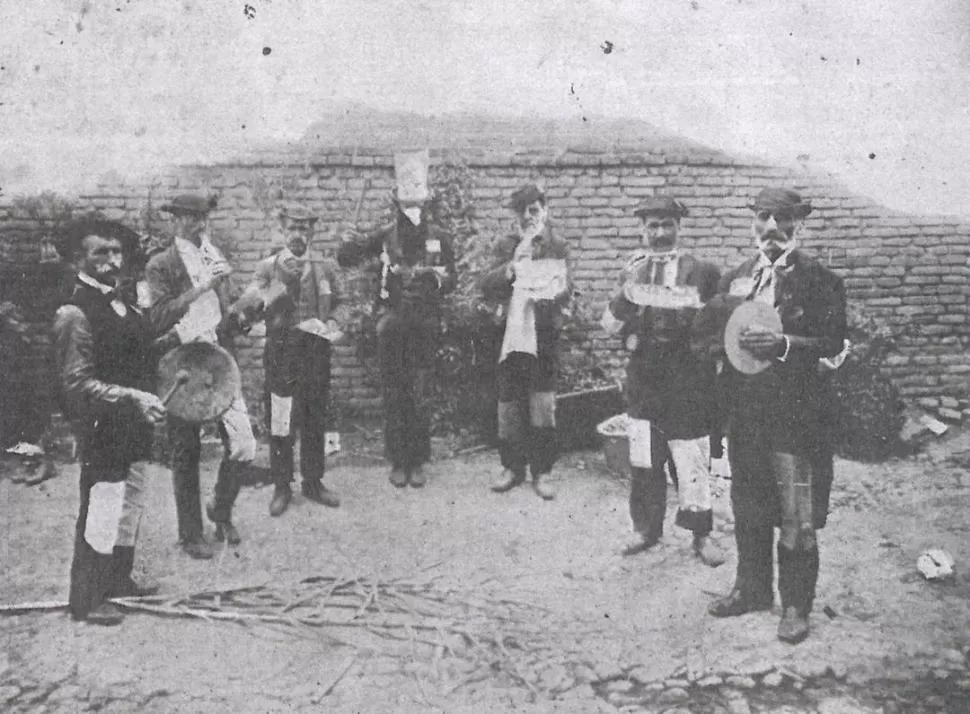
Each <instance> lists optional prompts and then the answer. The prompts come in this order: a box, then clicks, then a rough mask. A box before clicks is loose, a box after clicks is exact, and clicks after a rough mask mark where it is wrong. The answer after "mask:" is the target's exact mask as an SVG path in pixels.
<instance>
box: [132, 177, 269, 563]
mask: <svg viewBox="0 0 970 714" xmlns="http://www.w3.org/2000/svg"><path fill="white" fill-rule="evenodd" d="M213 208H215V201H214V200H213V199H210V198H206V197H204V196H198V195H194V194H184V195H181V196H177V197H176V198H175V199H173V200H172V201H171V202H170V203H167V204H165V205H163V206H162V207H161V210H163V211H165V212H167V213H170V214H171V215H172V216H173V219H174V222H175V240H174V241H173V242H172V244H171V245H170V246H169V247H168V248H166V249H165V250H163V251H162V252H160V253H158V254H156V255H155V256H153V257H152V258H151V260H149V262H148V265H147V267H146V268H145V280H146V282H147V284H148V293H149V302H150V304H151V307H150V308H149V318H150V320H151V322H152V325H153V327H154V328H155V330H156V331H157V332H164V331H166V330H170V329H174V330H175V332H176V334H177V335H178V338H179V342H180V343H183V344H184V343H187V342H193V341H203V342H209V343H212V344H219V343H221V344H222V345H223V346H228V342H229V334H228V329H227V327H228V324H229V321H228V320H227V319H226V318H227V316H228V315H229V296H228V285H227V281H226V278H227V277H228V276H229V274H230V273H231V272H232V271H231V269H230V267H229V263H228V262H227V261H226V259H225V256H223V254H222V252H221V251H220V250H219V249H218V248H217V247H216V246H215V245H213V244H212V242H211V241H210V240H209V236H208V235H207V234H206V227H207V223H208V217H209V213H210V211H212V209H213ZM199 432H200V426H199V425H198V424H194V423H190V422H186V421H183V420H181V419H178V418H175V417H174V416H169V419H168V436H169V442H170V445H171V449H172V472H173V477H174V486H175V508H176V513H177V514H178V527H179V540H180V541H181V543H182V549H183V550H184V551H185V552H186V553H187V554H188V555H189V556H190V557H192V558H198V559H208V558H211V557H212V549H211V547H210V546H209V544H208V543H207V542H206V540H205V537H204V535H203V527H202V504H201V498H200V494H199V460H200V457H201V448H202V447H201V439H200V433H199ZM219 435H220V437H221V438H222V444H223V448H224V452H225V453H224V456H223V459H222V463H221V464H220V465H219V474H218V477H217V479H216V485H215V492H214V497H213V499H212V501H211V502H209V504H208V505H207V506H206V513H207V514H208V516H209V520H211V521H212V522H213V523H215V525H216V539H217V540H226V541H227V542H228V543H230V544H232V545H235V544H238V543H239V542H240V537H239V533H238V532H237V531H236V528H235V526H234V525H233V523H232V506H233V503H235V500H236V496H237V495H238V494H239V488H240V485H241V479H242V478H243V476H244V473H245V471H246V469H247V468H248V465H249V464H250V463H251V462H252V460H253V457H254V455H255V452H256V440H255V438H254V437H253V430H252V425H251V424H250V423H249V413H248V412H247V410H246V402H245V401H244V400H243V395H242V390H241V388H240V390H239V391H238V392H237V393H236V395H235V396H234V398H233V400H232V404H231V405H230V407H229V410H228V411H227V412H226V413H225V414H223V416H222V417H221V418H220V420H219Z"/></svg>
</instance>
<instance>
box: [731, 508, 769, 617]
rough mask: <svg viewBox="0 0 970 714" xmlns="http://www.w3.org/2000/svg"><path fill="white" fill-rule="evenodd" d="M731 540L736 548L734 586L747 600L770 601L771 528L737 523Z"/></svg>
mask: <svg viewBox="0 0 970 714" xmlns="http://www.w3.org/2000/svg"><path fill="white" fill-rule="evenodd" d="M734 540H735V543H736V544H737V549H738V569H737V576H736V579H735V583H734V587H735V589H736V590H738V591H739V592H740V593H741V595H742V596H743V597H744V598H745V599H746V600H748V601H749V602H757V603H765V602H767V603H770V602H771V601H772V599H773V598H774V592H773V582H774V572H773V568H774V564H773V561H772V555H773V553H772V550H773V548H772V545H773V542H774V529H773V528H772V527H770V526H764V527H757V528H745V527H744V526H743V525H739V526H736V527H735V530H734Z"/></svg>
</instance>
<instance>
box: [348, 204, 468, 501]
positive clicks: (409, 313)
mask: <svg viewBox="0 0 970 714" xmlns="http://www.w3.org/2000/svg"><path fill="white" fill-rule="evenodd" d="M399 188H400V187H399ZM429 199H430V194H429V192H428V190H427V187H426V186H424V185H421V186H420V187H419V190H416V191H411V192H408V193H403V192H401V191H398V193H396V194H395V197H394V220H393V221H392V222H391V223H390V225H387V226H384V227H382V228H379V229H378V230H376V231H373V232H372V233H369V234H367V235H362V236H352V237H351V238H350V239H349V240H345V241H344V242H343V243H342V244H341V246H340V249H339V251H338V253H337V262H338V263H340V265H341V266H345V267H348V266H356V265H360V264H367V265H368V266H369V267H370V268H372V269H373V270H374V272H376V273H377V276H378V277H377V279H378V281H379V287H378V294H377V300H376V303H375V308H374V311H375V314H376V316H377V353H378V361H379V362H380V371H381V392H382V397H383V402H384V405H383V406H384V453H385V456H386V458H387V460H388V461H390V462H391V473H390V481H391V483H392V484H393V485H394V486H395V487H397V488H404V487H405V486H407V485H408V484H409V483H410V484H411V486H412V487H414V488H421V487H423V486H424V485H425V474H424V464H425V463H427V462H428V460H430V458H431V387H432V383H431V379H432V374H433V371H434V361H435V355H436V354H437V350H438V341H439V332H440V329H441V302H442V299H443V297H444V296H445V295H447V294H448V293H450V292H451V291H452V290H454V289H455V286H456V285H457V283H458V274H457V271H456V268H455V252H454V248H453V246H452V242H451V238H450V236H448V235H446V234H445V233H444V232H443V231H442V230H440V229H439V228H438V227H437V226H434V225H432V224H431V223H429V220H430V218H431V210H430V201H429Z"/></svg>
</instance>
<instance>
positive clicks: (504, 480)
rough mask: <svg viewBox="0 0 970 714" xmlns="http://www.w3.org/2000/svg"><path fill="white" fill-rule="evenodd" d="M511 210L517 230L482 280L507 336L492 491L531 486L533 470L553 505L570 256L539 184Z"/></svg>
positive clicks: (523, 191)
mask: <svg viewBox="0 0 970 714" xmlns="http://www.w3.org/2000/svg"><path fill="white" fill-rule="evenodd" d="M509 205H510V207H511V209H512V211H513V212H514V213H515V217H516V231H515V233H513V234H510V235H507V236H504V237H503V238H501V239H500V240H498V241H497V242H496V243H495V245H494V247H493V255H494V263H493V267H492V268H491V269H490V270H489V271H488V272H487V273H485V275H484V276H483V278H482V280H481V289H482V293H483V296H484V297H485V299H486V300H487V301H488V302H490V303H492V304H494V305H496V306H497V312H498V315H499V318H500V323H501V330H502V332H501V334H502V346H501V350H500V354H499V364H498V371H497V390H496V391H497V392H498V438H499V458H500V459H501V462H502V472H501V474H500V475H499V477H498V479H497V481H496V482H495V483H494V484H493V485H492V490H493V491H495V492H497V493H504V492H505V491H508V490H510V489H512V488H514V487H516V486H518V485H519V484H521V483H524V482H525V480H526V471H527V470H528V471H529V472H531V476H532V487H533V490H534V491H535V492H536V493H537V494H538V495H539V496H540V497H542V498H543V499H545V500H551V499H553V498H555V495H556V493H555V490H554V489H553V486H552V484H551V483H550V481H549V475H550V472H551V471H552V467H553V465H554V464H555V462H556V457H557V454H558V443H557V432H556V380H557V378H558V375H559V333H560V330H561V328H562V317H563V309H564V308H566V307H567V306H568V305H569V300H570V297H571V289H570V281H569V262H568V261H569V250H568V245H567V243H566V241H565V240H563V239H562V238H560V237H559V236H557V235H555V234H554V233H553V231H552V228H551V227H550V226H549V223H548V217H549V211H548V209H547V207H546V196H545V193H544V192H543V191H542V189H540V188H539V187H538V186H537V185H535V184H527V185H525V186H523V187H521V188H520V189H519V190H517V191H515V192H514V193H513V194H512V197H511V200H510V202H509Z"/></svg>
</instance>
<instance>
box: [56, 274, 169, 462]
mask: <svg viewBox="0 0 970 714" xmlns="http://www.w3.org/2000/svg"><path fill="white" fill-rule="evenodd" d="M112 299H113V298H112V297H111V296H106V295H104V294H102V293H101V292H100V291H98V290H97V289H95V288H93V287H91V286H89V285H86V284H84V283H81V282H78V284H77V287H76V289H75V291H74V295H73V296H72V298H71V302H70V303H69V304H67V305H64V306H62V307H61V308H60V309H58V311H57V315H56V317H55V320H54V352H55V358H56V363H57V368H58V377H59V386H60V391H61V395H62V404H63V406H64V408H65V411H66V413H67V415H68V416H69V417H70V418H71V420H72V421H73V423H74V427H75V430H76V432H77V436H78V440H79V442H80V446H81V459H82V461H83V462H84V463H85V464H88V465H91V466H95V467H103V468H104V469H105V479H106V480H112V479H113V480H122V479H123V478H124V476H125V472H124V468H125V467H126V466H127V465H128V464H130V463H131V462H133V461H137V460H140V459H146V458H148V457H149V455H150V453H151V446H152V433H153V432H152V426H151V424H149V423H148V422H146V421H145V420H144V419H143V418H142V416H141V414H140V413H139V411H138V409H137V407H135V405H134V404H133V403H132V402H131V401H130V399H129V397H128V396H127V389H138V390H141V391H146V392H153V391H154V384H155V361H156V357H157V355H156V353H155V351H154V347H153V342H152V333H151V330H150V328H149V325H148V321H147V320H146V319H145V318H144V317H143V316H142V315H141V313H140V312H138V310H137V309H136V308H135V307H134V306H132V305H128V306H127V314H126V315H124V316H121V315H118V314H117V313H116V312H115V311H114V309H113V308H112V306H111V301H112ZM126 388H127V389H126Z"/></svg>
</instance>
